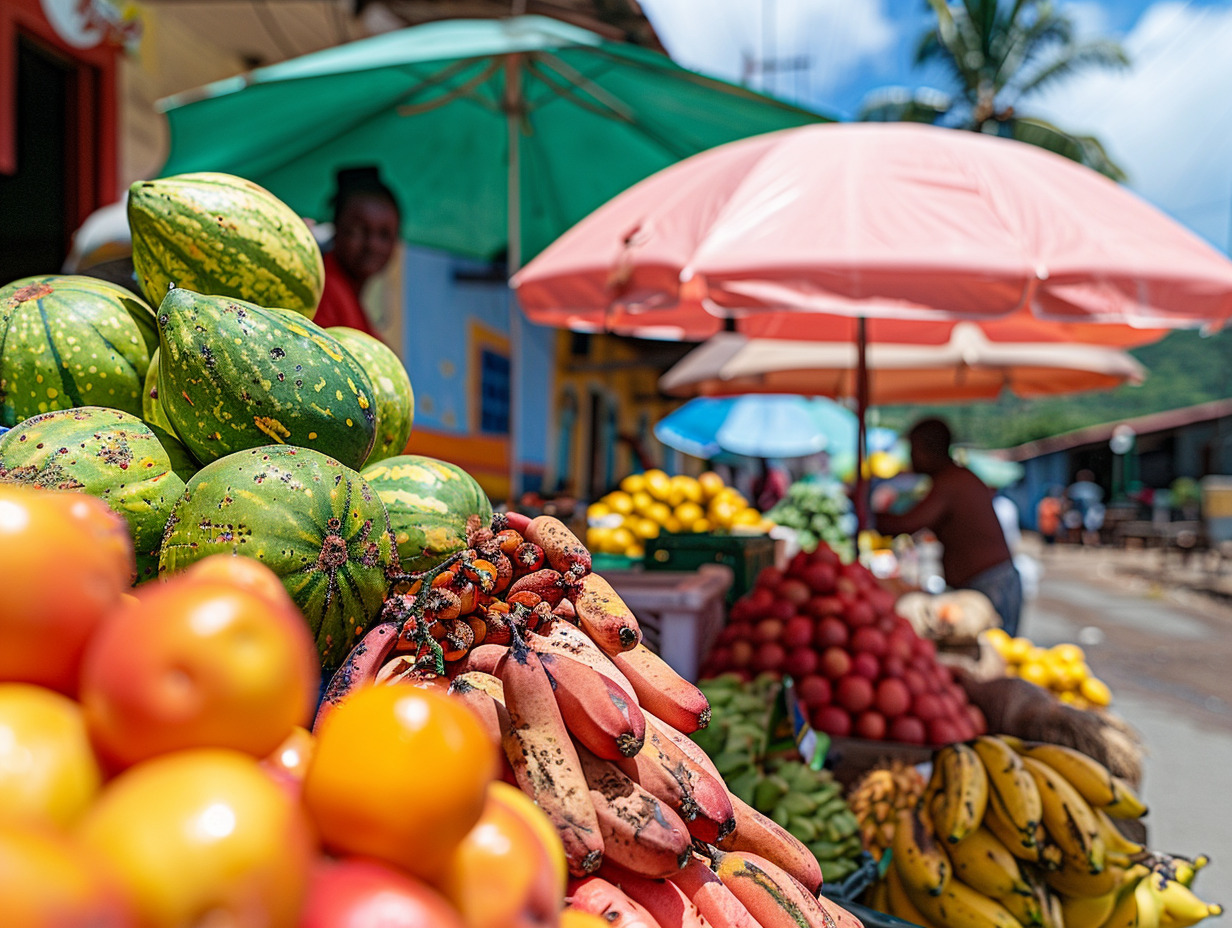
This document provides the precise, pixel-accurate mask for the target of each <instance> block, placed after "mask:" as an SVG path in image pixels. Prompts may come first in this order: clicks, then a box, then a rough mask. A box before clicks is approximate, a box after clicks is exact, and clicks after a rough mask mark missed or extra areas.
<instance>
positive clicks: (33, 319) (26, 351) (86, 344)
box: [0, 275, 154, 426]
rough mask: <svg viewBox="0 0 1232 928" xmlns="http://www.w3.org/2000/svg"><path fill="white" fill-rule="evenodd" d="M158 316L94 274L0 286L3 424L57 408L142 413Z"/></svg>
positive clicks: (0, 415)
mask: <svg viewBox="0 0 1232 928" xmlns="http://www.w3.org/2000/svg"><path fill="white" fill-rule="evenodd" d="M153 320H154V314H153V312H152V311H151V310H150V307H149V306H147V305H146V304H145V303H144V302H143V301H142V300H141V299H140V298H139V297H137V296H136V295H135V294H133V293H131V292H129V291H128V290H125V289H124V288H123V287H120V286H117V285H115V284H111V283H107V282H106V281H102V280H96V279H95V278H93V277H75V276H59V275H53V276H49V277H26V278H23V279H21V280H15V281H13V283H11V284H9V285H8V286H6V287H0V426H14V425H16V424H17V423H18V422H21V421H22V420H23V419H28V418H30V417H31V416H36V415H38V414H39V413H43V412H51V411H52V410H55V409H71V408H73V407H76V406H107V407H110V408H112V409H122V410H123V411H125V412H127V413H131V414H132V415H134V416H139V415H140V414H141V388H142V384H143V383H144V380H145V372H146V368H147V367H148V366H149V363H150V352H151V351H152V350H153V348H152V347H151V342H150V341H149V339H150V336H151V335H152V333H153V328H152V326H153Z"/></svg>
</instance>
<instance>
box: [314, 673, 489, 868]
mask: <svg viewBox="0 0 1232 928" xmlns="http://www.w3.org/2000/svg"><path fill="white" fill-rule="evenodd" d="M496 772H497V755H496V747H495V746H494V745H493V744H492V742H491V740H490V739H489V738H488V735H487V732H486V731H484V729H483V726H482V724H481V723H480V722H479V721H478V720H477V719H476V718H475V717H474V715H472V714H471V711H470V710H469V709H467V708H466V706H465V705H463V704H462V703H461V702H459V701H457V700H455V699H453V698H452V697H450V696H447V695H445V694H443V693H440V692H437V691H434V690H424V689H419V688H418V687H412V686H404V685H397V684H395V685H393V686H368V687H364V688H362V689H359V690H358V691H356V692H355V693H353V694H352V695H351V696H350V697H349V698H348V699H347V700H346V701H344V702H342V703H341V704H339V705H338V706H336V707H335V708H334V709H333V711H332V712H330V713H329V715H327V716H326V717H325V719H324V720H323V721H322V723H321V725H320V726H319V730H318V731H317V732H316V749H315V751H314V752H313V755H312V760H311V761H310V762H309V764H308V772H307V774H306V775H305V777H304V803H305V805H306V806H307V808H308V811H309V813H310V814H311V815H312V818H313V820H314V822H315V823H316V825H317V828H318V830H319V831H320V834H321V836H322V838H323V840H324V842H325V844H326V846H327V847H328V848H330V849H331V850H333V851H335V852H338V853H344V854H359V855H365V856H369V857H375V858H377V859H379V860H384V861H388V862H390V863H392V864H395V865H396V866H399V867H402V868H403V869H404V870H406V871H407V872H409V873H411V874H412V875H415V876H420V877H423V878H425V879H430V878H432V877H433V876H435V875H438V874H439V873H440V872H441V871H442V870H443V869H444V867H445V865H446V864H447V862H448V861H449V858H450V855H451V854H452V853H453V851H454V849H455V848H456V847H457V846H458V844H459V843H460V842H461V841H462V839H463V837H465V835H466V833H467V832H468V831H470V830H471V828H473V827H474V825H475V823H476V822H477V821H479V816H480V814H481V813H482V812H483V807H484V802H485V799H486V796H487V787H488V783H490V782H491V781H492V779H493V777H494V776H495V775H496Z"/></svg>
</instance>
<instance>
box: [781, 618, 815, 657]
mask: <svg viewBox="0 0 1232 928" xmlns="http://www.w3.org/2000/svg"><path fill="white" fill-rule="evenodd" d="M779 640H780V641H781V642H783V647H785V648H787V649H788V650H791V649H792V648H804V647H808V645H809V644H811V643H812V641H813V622H812V620H811V619H809V618H807V617H806V616H802V615H797V616H792V618H790V619H789V620H788V621H787V624H785V625H784V626H783V633H782V634H781V635H779Z"/></svg>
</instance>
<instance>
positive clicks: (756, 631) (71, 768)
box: [0, 175, 1219, 928]
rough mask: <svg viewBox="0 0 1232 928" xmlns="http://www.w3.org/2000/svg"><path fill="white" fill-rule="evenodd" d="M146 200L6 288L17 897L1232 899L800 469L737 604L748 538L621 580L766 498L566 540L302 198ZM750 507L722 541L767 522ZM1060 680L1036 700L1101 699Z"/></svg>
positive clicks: (956, 918) (1068, 908)
mask: <svg viewBox="0 0 1232 928" xmlns="http://www.w3.org/2000/svg"><path fill="white" fill-rule="evenodd" d="M130 221H131V224H132V230H133V246H134V264H135V266H136V269H137V276H138V281H139V288H140V289H141V290H142V291H143V293H144V297H145V299H144V300H143V299H142V297H141V296H140V295H138V294H136V293H133V292H130V291H128V290H127V289H125V288H121V287H117V286H114V285H110V284H103V283H100V282H98V281H92V280H89V279H87V278H81V277H63V276H48V277H39V278H29V279H25V280H19V281H15V282H13V283H11V284H9V285H7V286H5V287H3V288H0V388H2V389H0V424H2V426H3V427H4V428H5V429H6V431H4V432H3V434H0V564H2V565H3V566H4V571H5V588H4V596H3V597H2V598H0V913H2V915H3V923H4V924H6V925H7V924H16V925H19V926H22V928H25V926H38V928H42V926H56V928H59V926H65V925H83V926H84V925H99V926H107V928H185V926H190V925H191V926H201V925H206V924H220V925H221V924H228V925H232V924H233V925H242V926H253V928H337V926H359V925H365V926H369V925H374V924H376V918H377V916H375V915H374V914H373V912H374V911H375V910H374V907H379V908H380V911H381V913H382V918H384V917H385V916H386V915H387V916H389V919H390V920H388V921H381V925H382V926H383V928H384V926H388V928H412V926H423V925H432V926H443V928H499V926H515V925H525V924H536V925H562V926H566V928H600V926H603V925H613V924H615V925H627V926H629V928H635V926H639V925H640V926H642V928H668V926H676V925H680V926H686V925H687V926H692V928H704V926H707V925H712V926H716V928H719V926H746V928H747V926H753V925H761V926H765V928H778V926H795V928H802V926H810V928H823V926H824V928H858V926H859V925H860V918H859V917H857V916H856V915H855V914H853V913H855V912H859V913H861V915H862V917H863V918H864V919H865V921H866V922H870V923H878V922H881V921H882V920H883V919H884V924H885V925H887V926H893V925H896V924H898V922H897V921H896V920H895V919H896V918H898V919H903V920H905V921H907V922H910V923H911V924H913V925H916V926H921V928H943V926H950V925H957V924H961V925H970V926H973V928H974V926H975V925H977V924H979V925H984V924H988V923H991V924H992V925H995V926H997V928H1017V926H1020V925H1021V926H1024V928H1031V926H1047V928H1062V926H1063V925H1068V926H1070V928H1087V926H1091V928H1095V926H1098V925H1104V924H1107V925H1109V926H1110V928H1130V926H1140V928H1181V926H1184V925H1188V924H1193V923H1194V922H1195V921H1198V920H1200V919H1201V918H1204V917H1206V916H1207V915H1212V914H1217V913H1218V911H1219V910H1218V907H1216V906H1208V905H1207V904H1206V903H1205V902H1202V901H1201V900H1200V899H1199V898H1198V897H1197V896H1194V895H1193V893H1192V892H1191V891H1190V890H1189V889H1188V885H1189V882H1190V881H1192V879H1193V875H1194V872H1195V871H1196V870H1197V869H1199V868H1200V865H1201V863H1202V861H1201V860H1187V859H1185V858H1181V857H1175V856H1171V855H1167V854H1163V853H1159V852H1157V851H1155V850H1153V849H1150V848H1148V847H1147V846H1146V845H1145V843H1144V842H1141V841H1138V840H1134V839H1132V838H1131V837H1129V836H1128V835H1127V834H1126V833H1125V832H1124V831H1122V830H1121V829H1120V828H1119V827H1118V823H1119V822H1132V821H1134V820H1136V819H1138V818H1140V817H1141V815H1142V814H1143V813H1144V812H1145V809H1144V807H1143V806H1142V804H1141V801H1140V800H1139V799H1138V797H1137V794H1136V792H1135V786H1134V783H1133V781H1132V778H1129V777H1126V776H1124V775H1122V773H1121V772H1119V771H1118V770H1117V769H1114V768H1112V767H1110V766H1109V765H1108V764H1106V763H1103V762H1101V761H1100V760H1098V759H1096V758H1093V757H1092V756H1090V755H1089V754H1087V753H1083V752H1082V751H1079V750H1075V749H1074V748H1073V747H1070V746H1064V745H1059V744H1055V743H1050V742H1048V741H1046V740H1043V739H1039V740H1036V739H1034V738H1033V737H1031V736H1029V735H1023V734H1015V733H1014V732H1012V731H1008V730H1007V728H1006V725H1007V719H1008V714H1007V713H1006V712H1004V711H1003V712H1001V713H999V715H998V717H997V718H996V719H995V720H994V718H993V717H992V714H991V713H990V712H989V711H987V710H986V709H985V708H983V707H984V706H989V705H992V704H991V703H985V702H983V701H981V694H982V693H983V692H984V690H981V688H980V687H982V686H987V685H989V684H990V683H995V682H996V681H987V680H982V681H969V680H967V679H966V678H965V677H964V676H963V674H962V672H961V671H960V670H956V669H955V668H954V667H952V666H950V665H948V664H946V663H945V662H943V661H942V660H940V659H939V657H938V649H937V645H936V643H935V642H934V641H933V640H932V639H930V638H928V637H926V636H923V635H921V634H919V633H918V631H917V630H916V628H915V627H914V626H913V625H912V623H911V621H910V620H909V619H908V618H906V617H905V616H903V615H901V614H899V612H897V611H896V605H897V601H898V594H897V593H896V592H894V591H892V590H890V589H888V588H887V587H886V586H884V585H883V584H882V583H880V582H879V581H878V579H877V578H876V577H875V576H874V574H873V573H872V572H871V571H870V570H868V569H867V568H866V567H865V566H864V565H862V564H861V563H859V562H858V561H854V560H852V559H851V557H844V556H843V554H841V553H840V549H841V550H843V551H854V545H850V546H846V547H845V546H844V541H850V539H849V538H848V539H838V538H835V542H836V546H835V547H832V546H831V545H830V544H828V543H827V542H825V541H823V540H821V539H822V538H824V537H826V535H825V532H826V531H828V529H829V523H828V522H826V520H830V521H834V520H835V519H837V518H841V515H842V514H841V513H836V512H832V511H829V510H827V509H826V508H825V507H827V506H828V505H829V504H828V503H825V502H824V501H823V502H820V503H818V497H817V496H816V495H807V496H808V500H810V501H811V502H810V503H808V505H812V504H813V503H818V505H820V506H821V507H822V509H823V510H824V511H819V512H817V513H814V514H813V515H810V516H809V517H808V525H809V528H808V531H809V532H811V533H813V535H814V536H817V543H816V544H815V545H811V546H809V547H808V549H807V550H805V548H804V546H801V550H800V551H799V553H797V554H795V555H794V556H792V557H791V558H790V559H786V560H785V561H784V562H783V563H780V564H777V565H776V564H764V563H763V564H762V565H761V566H760V567H759V568H758V569H757V570H756V571H755V572H754V571H750V572H749V574H748V579H750V580H751V581H752V582H751V586H750V587H749V588H748V589H747V590H740V592H739V593H738V594H737V595H736V597H735V598H734V601H733V602H731V604H730V609H728V608H727V604H726V602H725V600H726V598H727V593H728V591H729V590H730V589H732V588H733V585H734V584H735V582H736V580H737V579H738V577H739V574H740V573H741V571H740V570H739V569H737V567H736V565H721V564H719V565H712V566H707V567H700V566H699V565H696V564H691V565H689V566H691V567H692V566H698V569H697V570H696V571H695V572H690V571H686V572H683V573H682V572H679V571H671V570H667V571H661V570H656V569H655V568H654V567H651V565H650V564H649V563H648V564H646V565H645V567H644V568H643V569H642V570H627V571H613V572H611V573H610V574H606V575H605V573H606V572H605V571H603V570H595V569H594V560H593V555H594V554H595V553H597V552H603V553H607V554H609V555H620V556H622V557H625V558H628V559H630V560H634V559H637V558H644V557H645V556H646V555H647V553H648V551H650V550H652V545H653V544H654V543H656V542H658V541H659V539H660V538H664V539H666V538H667V535H671V536H673V537H675V538H677V539H682V540H687V541H696V540H699V539H702V540H704V539H705V538H706V536H708V535H714V537H715V540H714V541H713V548H715V549H722V548H723V547H724V546H727V548H728V549H729V550H730V549H731V548H732V547H733V545H732V541H731V540H732V539H733V538H735V537H737V533H739V532H741V531H749V530H753V529H761V530H762V531H763V532H764V530H766V529H768V528H769V524H768V522H767V520H766V519H765V518H764V517H763V515H762V514H760V513H758V512H757V511H756V510H753V509H752V508H751V507H749V506H748V505H747V502H746V501H745V500H744V499H743V497H741V496H739V494H737V493H735V491H734V490H732V489H731V488H728V487H724V486H723V485H722V481H718V482H717V483H716V482H715V481H716V479H717V477H716V476H715V475H710V476H707V475H705V474H703V475H701V476H700V477H697V478H692V477H689V478H685V479H681V478H679V477H677V476H668V475H667V474H665V473H663V472H661V471H660V472H657V473H652V472H647V473H646V474H644V475H635V476H637V477H639V478H640V480H632V479H630V480H629V482H628V484H627V485H626V484H622V489H621V490H620V491H618V492H619V493H620V494H622V495H610V496H609V497H608V498H605V500H600V501H597V502H596V503H595V504H593V506H592V509H591V511H590V512H589V513H588V516H589V520H590V524H589V525H588V527H587V530H586V531H584V532H582V533H581V534H583V535H584V536H585V541H584V540H583V539H582V538H579V537H578V534H575V532H574V531H573V530H571V528H570V527H569V526H567V525H565V524H564V523H562V522H561V521H559V520H558V519H556V518H554V517H552V516H549V515H538V516H535V517H533V518H532V517H531V516H529V515H525V514H522V513H518V512H516V511H508V512H500V511H496V512H494V511H493V507H492V504H491V502H490V500H489V499H488V498H487V496H486V495H485V494H484V493H483V491H482V489H481V488H480V487H479V485H478V483H477V482H476V481H475V480H474V479H473V478H472V477H471V476H470V475H469V474H467V473H466V471H465V470H463V469H461V468H459V467H457V466H456V465H453V464H451V463H449V462H447V461H442V460H437V459H434V458H431V457H426V456H422V455H407V454H402V453H400V452H401V451H402V449H403V447H404V445H405V441H406V435H407V434H408V432H409V430H410V428H411V426H412V419H413V412H412V409H413V398H412V397H413V395H412V392H411V388H410V382H409V375H408V374H407V372H406V370H405V369H404V368H402V366H401V365H400V364H399V363H397V359H396V357H393V356H392V352H389V351H388V349H385V348H384V346H382V345H381V344H380V343H379V342H376V341H375V340H374V339H366V337H359V333H354V332H352V331H349V330H347V331H341V330H336V329H324V328H321V327H319V326H317V325H315V324H314V323H313V322H312V321H311V317H312V314H313V311H314V307H315V303H316V299H317V298H318V297H319V294H320V288H321V262H320V254H319V252H318V251H316V250H315V249H316V246H315V243H313V241H312V239H311V236H309V235H307V234H306V232H305V229H304V228H303V223H302V222H300V221H299V220H298V218H297V217H295V216H294V215H293V214H292V213H291V212H290V211H289V210H288V209H287V208H286V207H285V205H283V204H281V203H279V202H278V201H277V200H276V199H274V198H273V197H272V196H270V195H269V194H268V192H266V191H264V190H262V189H261V188H257V187H254V185H252V184H249V183H247V182H245V181H242V180H240V179H238V178H232V177H228V176H227V175H190V176H183V177H174V178H166V179H163V180H158V181H147V182H142V183H141V184H139V185H137V186H136V187H135V188H134V190H133V191H132V194H131V197H130ZM206 256H210V257H208V258H207V257H206ZM391 358H392V360H391ZM804 499H805V495H801V496H798V497H795V498H793V500H792V505H793V506H797V508H800V507H801V506H803V505H804V503H803V502H802V501H803V500H804ZM595 507H598V508H595ZM781 516H782V517H783V518H784V519H785V520H787V519H790V518H791V516H789V515H788V514H787V509H786V508H785V509H784V510H782V511H781ZM814 516H816V517H817V518H818V519H821V521H816V522H815V521H813V518H814ZM716 529H721V530H725V531H726V532H727V533H728V534H720V533H717V532H716V531H715V530H716ZM665 533H666V534H665ZM749 537H750V538H752V539H754V541H751V542H750V543H749V544H748V545H747V547H748V549H749V551H746V552H743V553H742V554H741V556H740V560H739V566H740V567H742V568H743V567H747V566H748V565H749V564H751V563H753V557H754V555H753V554H752V553H750V552H752V551H753V550H754V549H756V548H758V547H760V550H761V554H760V555H757V556H761V557H765V553H766V551H768V550H769V549H768V548H767V542H768V541H769V539H768V538H767V537H766V536H765V534H764V533H763V534H761V535H760V536H757V535H750V536H749ZM805 540H806V541H809V540H811V539H807V538H806V539H805ZM687 547H688V546H687V545H684V544H683V541H682V542H681V545H680V547H679V548H678V549H676V550H684V549H685V548H687ZM654 550H662V551H671V550H673V549H672V548H671V547H670V545H666V546H663V547H658V548H655V549H654ZM710 559H711V560H713V559H714V554H713V552H712V553H711V555H710ZM654 560H655V561H656V563H660V566H661V564H662V563H664V562H659V559H657V558H655V559H654ZM671 560H672V556H671V555H669V557H668V558H667V559H665V562H668V563H670V562H671ZM998 644H999V646H1000V647H1001V648H1002V649H1003V650H1004V659H1005V661H1006V664H1007V666H1008V665H1009V664H1011V663H1012V657H1013V655H1014V654H1015V653H1017V651H1016V650H1015V649H1017V650H1022V649H1021V648H1020V647H1019V646H1018V645H1015V644H1014V642H1012V641H1010V642H1007V641H1000V642H999V643H998ZM1020 657H1021V659H1020V660H1019V661H1018V665H1017V666H1020V667H1022V668H1024V669H1023V670H1022V671H1021V672H1020V674H1019V675H1018V676H1014V677H1005V678H1004V679H1005V680H1008V681H1010V682H1012V683H1014V684H1016V685H1020V686H1026V687H1032V688H1034V689H1035V690H1039V691H1040V692H1043V689H1042V688H1041V687H1039V686H1038V685H1037V683H1033V682H1031V681H1030V680H1028V679H1027V676H1028V673H1027V672H1026V670H1025V667H1026V666H1027V665H1028V663H1030V662H1032V661H1034V662H1036V663H1039V664H1040V665H1041V666H1045V667H1052V665H1053V664H1054V663H1055V665H1056V668H1062V667H1063V666H1065V667H1068V666H1071V665H1074V666H1076V665H1077V656H1075V655H1073V654H1069V655H1068V656H1067V655H1061V654H1058V655H1056V656H1055V660H1054V658H1052V657H1047V656H1042V655H1036V654H1034V653H1033V652H1031V651H1029V650H1026V651H1023V653H1022V654H1021V655H1020ZM1034 672H1035V671H1032V673H1034ZM1050 672H1052V671H1050ZM1054 676H1056V677H1057V679H1058V680H1060V679H1061V677H1062V676H1063V675H1062V674H1060V673H1059V672H1058V673H1055V674H1054ZM1075 679H1076V678H1075ZM1084 679H1089V678H1084ZM1077 691H1078V692H1079V693H1080V694H1081V695H1083V696H1084V698H1086V699H1087V700H1088V702H1090V703H1094V704H1095V705H1096V707H1098V702H1099V697H1100V695H1101V694H1100V691H1099V689H1098V688H1097V687H1093V686H1089V685H1088V686H1087V687H1086V688H1085V689H1084V688H1083V686H1082V682H1081V681H1080V682H1079V684H1078V690H1077ZM1064 692H1066V691H1061V695H1064ZM1076 698H1077V697H1075V698H1073V699H1070V700H1068V701H1067V702H1063V701H1062V700H1061V698H1060V696H1058V697H1057V698H1056V699H1055V702H1056V704H1057V705H1058V706H1059V707H1060V708H1061V710H1063V712H1062V714H1064V713H1065V712H1070V713H1087V714H1089V712H1088V710H1087V709H1084V708H1081V707H1079V706H1078V705H1077V704H1076V703H1075V700H1076ZM1001 708H1002V709H1004V708H1005V706H1004V705H1002V707H1001ZM917 764H918V766H919V767H920V768H922V769H917ZM925 771H926V772H925ZM857 897H858V898H857Z"/></svg>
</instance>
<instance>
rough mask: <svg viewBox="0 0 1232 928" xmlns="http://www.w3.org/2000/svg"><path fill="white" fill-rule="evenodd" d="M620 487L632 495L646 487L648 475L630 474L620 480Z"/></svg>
mask: <svg viewBox="0 0 1232 928" xmlns="http://www.w3.org/2000/svg"><path fill="white" fill-rule="evenodd" d="M620 488H621V489H622V490H624V491H625V492H626V493H628V494H629V495H630V496H632V495H633V494H634V493H641V492H642V491H643V490H645V489H646V475H645V474H630V475H629V476H628V477H626V478H625V479H624V480H622V481H620Z"/></svg>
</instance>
